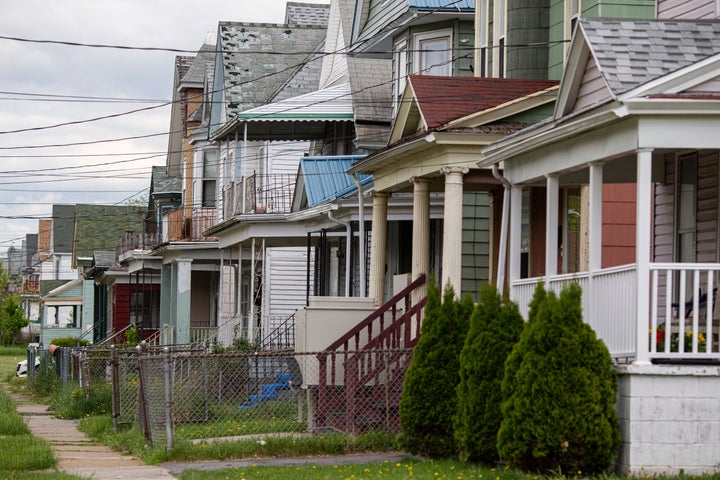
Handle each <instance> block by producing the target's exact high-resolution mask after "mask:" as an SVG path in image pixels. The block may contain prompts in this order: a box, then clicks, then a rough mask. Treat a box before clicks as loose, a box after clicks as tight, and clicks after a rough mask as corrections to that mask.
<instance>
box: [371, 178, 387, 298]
mask: <svg viewBox="0 0 720 480" xmlns="http://www.w3.org/2000/svg"><path fill="white" fill-rule="evenodd" d="M388 197H390V194H389V193H387V192H373V193H372V199H373V210H372V212H373V213H372V237H371V239H370V296H371V297H373V298H374V299H375V305H377V306H379V305H382V304H383V303H384V302H385V264H386V263H387V260H386V255H387V206H388Z"/></svg>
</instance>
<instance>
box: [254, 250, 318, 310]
mask: <svg viewBox="0 0 720 480" xmlns="http://www.w3.org/2000/svg"><path fill="white" fill-rule="evenodd" d="M311 265H312V262H311ZM306 272H307V249H305V248H302V247H273V248H268V249H267V250H266V253H265V272H264V275H265V278H264V282H265V288H266V290H267V294H266V296H265V301H266V302H267V303H266V304H265V308H263V313H264V314H265V315H267V316H268V317H273V318H274V317H283V316H289V315H291V314H292V313H293V312H295V310H297V309H299V308H302V307H304V306H305V303H306V294H307V285H306V284H307V273H306ZM311 288H312V272H311Z"/></svg>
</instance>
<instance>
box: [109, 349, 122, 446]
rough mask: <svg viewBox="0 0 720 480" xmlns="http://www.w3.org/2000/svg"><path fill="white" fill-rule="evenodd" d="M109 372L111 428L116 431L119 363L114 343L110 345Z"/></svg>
mask: <svg viewBox="0 0 720 480" xmlns="http://www.w3.org/2000/svg"><path fill="white" fill-rule="evenodd" d="M110 372H111V373H110V375H111V378H110V382H111V383H110V385H111V388H112V421H113V430H114V431H116V432H118V431H119V429H120V365H119V363H118V352H117V349H116V348H115V345H110Z"/></svg>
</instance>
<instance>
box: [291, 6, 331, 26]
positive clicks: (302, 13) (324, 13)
mask: <svg viewBox="0 0 720 480" xmlns="http://www.w3.org/2000/svg"><path fill="white" fill-rule="evenodd" d="M329 11H330V9H329V8H328V7H327V5H322V4H318V3H303V2H287V5H286V7H285V23H286V24H287V25H327V22H328V15H329Z"/></svg>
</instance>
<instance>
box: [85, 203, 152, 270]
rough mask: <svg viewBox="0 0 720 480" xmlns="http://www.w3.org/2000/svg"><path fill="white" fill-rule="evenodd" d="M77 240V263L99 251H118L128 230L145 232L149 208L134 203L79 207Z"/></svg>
mask: <svg viewBox="0 0 720 480" xmlns="http://www.w3.org/2000/svg"><path fill="white" fill-rule="evenodd" d="M75 212H76V216H75V241H74V248H73V262H75V261H76V259H78V258H81V257H86V258H91V257H92V256H93V254H94V253H95V251H98V250H106V251H109V250H115V246H116V244H117V242H118V240H119V239H120V237H122V236H123V235H124V234H125V233H127V232H128V231H134V232H142V231H143V220H144V218H145V208H141V207H134V206H130V205H88V204H80V205H76V206H75Z"/></svg>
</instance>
